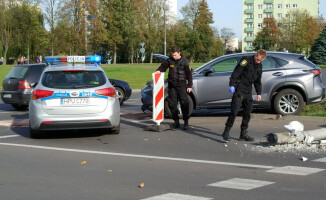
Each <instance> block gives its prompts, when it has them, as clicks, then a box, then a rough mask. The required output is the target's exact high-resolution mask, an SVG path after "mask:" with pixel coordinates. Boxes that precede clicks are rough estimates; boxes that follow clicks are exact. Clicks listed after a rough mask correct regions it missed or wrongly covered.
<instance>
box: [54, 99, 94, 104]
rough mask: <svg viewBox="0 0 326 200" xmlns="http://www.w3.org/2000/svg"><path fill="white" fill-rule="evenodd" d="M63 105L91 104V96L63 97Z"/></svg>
mask: <svg viewBox="0 0 326 200" xmlns="http://www.w3.org/2000/svg"><path fill="white" fill-rule="evenodd" d="M60 104H61V105H88V104H90V99H89V98H61V101H60Z"/></svg>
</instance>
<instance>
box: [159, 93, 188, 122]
mask: <svg viewBox="0 0 326 200" xmlns="http://www.w3.org/2000/svg"><path fill="white" fill-rule="evenodd" d="M188 101H189V116H190V115H191V113H192V111H193V109H194V102H193V101H192V99H191V97H190V96H189V95H188ZM177 108H178V112H179V118H180V119H182V118H183V116H182V112H181V105H180V102H178V106H177ZM164 113H165V115H167V116H168V117H169V118H172V113H171V111H170V108H169V103H168V100H167V97H165V100H164Z"/></svg>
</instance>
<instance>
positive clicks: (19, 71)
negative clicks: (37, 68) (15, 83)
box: [6, 66, 28, 78]
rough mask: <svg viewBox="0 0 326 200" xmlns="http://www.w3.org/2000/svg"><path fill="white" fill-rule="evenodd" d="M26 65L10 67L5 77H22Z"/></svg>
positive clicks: (25, 70)
mask: <svg viewBox="0 0 326 200" xmlns="http://www.w3.org/2000/svg"><path fill="white" fill-rule="evenodd" d="M27 70H28V67H26V66H16V67H14V68H12V69H11V71H10V72H9V73H8V74H7V76H6V78H24V76H25V74H26V73H27Z"/></svg>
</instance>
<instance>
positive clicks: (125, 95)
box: [109, 78, 132, 105]
mask: <svg viewBox="0 0 326 200" xmlns="http://www.w3.org/2000/svg"><path fill="white" fill-rule="evenodd" d="M109 81H110V83H111V84H112V85H113V86H114V88H115V90H116V91H117V93H118V97H119V101H120V105H122V104H123V102H125V101H127V100H128V99H129V98H130V96H131V93H132V89H131V87H130V85H129V83H128V82H126V81H122V80H118V79H112V78H109Z"/></svg>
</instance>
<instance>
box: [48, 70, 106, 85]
mask: <svg viewBox="0 0 326 200" xmlns="http://www.w3.org/2000/svg"><path fill="white" fill-rule="evenodd" d="M106 81H107V79H106V76H105V74H104V73H103V72H102V71H48V72H46V73H44V75H43V77H42V84H43V85H44V86H45V87H49V88H58V89H77V88H78V89H79V88H92V87H99V86H102V85H104V84H105V83H106Z"/></svg>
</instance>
